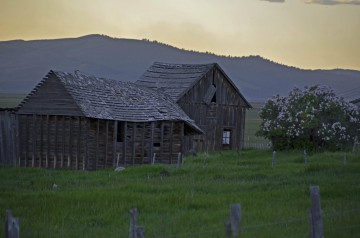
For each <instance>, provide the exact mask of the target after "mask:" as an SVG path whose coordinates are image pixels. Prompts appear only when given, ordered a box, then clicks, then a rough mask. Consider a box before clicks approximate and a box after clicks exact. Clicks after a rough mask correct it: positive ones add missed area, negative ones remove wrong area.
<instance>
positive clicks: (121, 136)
mask: <svg viewBox="0 0 360 238" xmlns="http://www.w3.org/2000/svg"><path fill="white" fill-rule="evenodd" d="M124 126H125V124H124V123H120V122H118V128H117V138H116V141H117V142H124Z"/></svg>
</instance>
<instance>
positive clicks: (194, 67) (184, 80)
mask: <svg viewBox="0 0 360 238" xmlns="http://www.w3.org/2000/svg"><path fill="white" fill-rule="evenodd" d="M213 67H216V68H217V69H218V70H219V71H221V72H222V73H223V75H224V76H225V77H226V78H227V79H228V81H229V82H230V84H231V85H232V86H233V87H234V89H235V90H236V91H237V92H238V94H239V95H240V97H241V98H243V99H244V101H245V102H246V104H247V106H248V107H251V105H250V104H249V103H248V102H247V100H246V99H245V98H244V97H243V95H242V94H241V93H240V91H239V89H238V88H237V87H236V85H235V84H234V83H233V82H232V80H230V78H229V77H228V76H227V75H226V74H225V72H224V71H223V70H222V69H221V67H220V66H219V65H218V64H217V63H211V64H169V63H161V62H154V64H153V65H152V66H150V68H148V70H147V71H146V72H145V73H144V74H143V75H142V76H141V77H140V79H139V80H137V81H136V84H138V85H142V86H145V87H148V88H151V89H155V90H157V91H160V92H164V93H166V94H168V95H169V96H170V97H171V98H172V99H173V100H174V101H176V102H177V101H178V100H179V99H180V98H181V97H182V96H183V95H184V94H185V93H186V92H188V91H189V90H190V89H191V88H192V87H193V86H194V85H195V84H196V83H197V82H198V81H199V80H201V79H202V78H203V76H204V75H205V74H206V73H207V72H209V70H211V69H212V68H213Z"/></svg>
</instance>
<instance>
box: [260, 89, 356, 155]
mask: <svg viewBox="0 0 360 238" xmlns="http://www.w3.org/2000/svg"><path fill="white" fill-rule="evenodd" d="M260 118H261V119H262V123H261V125H260V130H259V131H258V132H257V135H258V136H264V137H265V138H267V139H269V140H271V142H272V145H273V147H274V149H304V148H305V149H331V150H334V149H341V148H344V147H345V146H347V145H351V144H353V143H354V141H355V140H357V137H358V136H359V135H360V112H359V108H358V107H357V106H355V105H354V104H351V103H349V102H346V101H344V100H343V99H342V98H340V97H337V96H336V95H335V93H334V92H333V91H332V90H331V89H329V88H328V87H324V86H312V87H305V88H304V90H301V89H299V88H294V89H293V90H292V91H291V92H290V93H289V95H288V96H287V97H282V96H279V95H276V96H274V97H272V98H271V99H269V100H268V101H267V102H266V104H265V106H264V107H263V108H262V109H261V111H260Z"/></svg>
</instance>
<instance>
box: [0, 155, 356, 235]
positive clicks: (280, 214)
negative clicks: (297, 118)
mask: <svg viewBox="0 0 360 238" xmlns="http://www.w3.org/2000/svg"><path fill="white" fill-rule="evenodd" d="M343 156H344V155H343V154H342V153H322V154H314V155H310V156H309V157H308V164H307V165H306V166H305V165H304V161H303V156H302V153H301V152H278V153H277V155H276V166H275V167H274V168H272V167H271V157H272V153H271V152H270V151H260V150H245V151H242V152H241V153H240V154H237V153H235V152H231V151H229V152H222V153H214V154H210V155H209V157H208V159H207V163H206V166H204V155H202V154H201V155H199V156H197V157H187V158H186V161H185V163H184V165H183V167H182V168H179V169H177V168H176V166H174V165H173V166H170V165H154V166H151V165H146V166H135V167H128V168H126V170H124V171H122V172H114V171H113V170H102V171H96V172H84V171H64V170H44V169H34V168H21V169H19V168H0V212H1V213H2V214H5V211H6V209H11V210H12V211H13V214H14V216H16V217H19V219H20V236H21V237H127V236H128V229H129V209H131V208H134V207H136V208H138V212H139V214H138V216H139V217H138V224H139V225H141V226H144V227H145V237H147V238H149V237H225V228H224V221H225V220H227V219H228V217H229V205H230V204H232V203H240V204H241V207H242V216H243V223H242V227H243V232H242V236H241V237H276V238H281V237H284V238H285V237H309V225H308V220H307V217H308V213H307V211H308V208H309V207H310V195H309V187H310V186H311V185H319V186H320V194H321V206H322V209H323V216H324V230H325V237H327V238H330V237H347V238H348V237H360V155H359V154H357V155H355V154H349V155H347V160H346V164H344V163H343ZM164 169H165V170H167V171H168V172H169V173H170V175H169V176H163V175H162V173H161V172H162V171H163V170H164ZM54 184H57V185H58V187H57V188H54V187H53V185H54ZM2 216H3V215H2ZM2 221H4V219H2ZM1 224H3V222H2V223H1ZM3 229H4V226H3V225H0V234H1V235H2V234H4V230H3ZM1 235H0V236H1Z"/></svg>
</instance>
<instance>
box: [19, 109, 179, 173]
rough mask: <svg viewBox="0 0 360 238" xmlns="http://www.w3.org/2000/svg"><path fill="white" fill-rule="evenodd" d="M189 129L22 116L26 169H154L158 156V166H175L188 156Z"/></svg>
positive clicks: (175, 125)
mask: <svg viewBox="0 0 360 238" xmlns="http://www.w3.org/2000/svg"><path fill="white" fill-rule="evenodd" d="M183 130H184V123H183V122H171V121H161V122H116V121H112V120H100V119H89V118H84V117H71V116H50V115H20V132H21V133H20V144H21V145H22V147H21V153H20V158H21V159H20V165H21V166H25V167H44V168H52V169H58V168H60V169H61V168H65V169H66V168H68V169H86V170H97V169H102V168H106V167H113V166H117V165H121V166H127V165H135V164H149V163H151V161H152V158H153V156H154V153H156V160H155V162H156V163H169V164H174V163H176V162H177V156H178V153H179V152H182V148H183V147H182V142H183V140H182V139H183ZM118 158H119V160H118Z"/></svg>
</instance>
